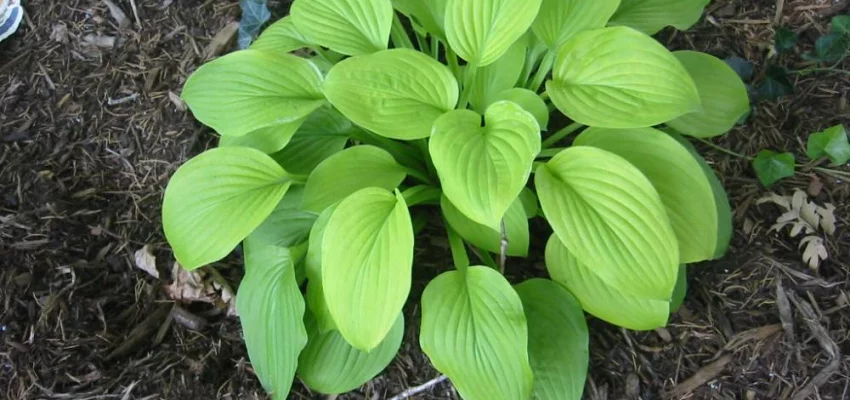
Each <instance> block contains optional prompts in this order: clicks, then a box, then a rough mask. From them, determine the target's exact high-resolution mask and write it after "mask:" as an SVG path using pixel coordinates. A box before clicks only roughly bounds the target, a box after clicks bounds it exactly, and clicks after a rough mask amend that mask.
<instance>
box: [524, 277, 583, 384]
mask: <svg viewBox="0 0 850 400" xmlns="http://www.w3.org/2000/svg"><path fill="white" fill-rule="evenodd" d="M515 289H516V292H517V294H519V298H520V299H521V300H522V308H523V310H524V311H525V319H526V321H527V322H528V356H529V358H530V360H531V370H532V371H533V372H534V394H533V398H534V399H539V400H561V399H563V400H575V399H581V395H582V393H583V392H584V382H585V379H586V378H587V366H588V361H589V356H590V355H589V350H588V337H587V322H585V320H584V313H583V312H582V309H581V304H579V302H578V301H577V300H576V298H575V297H573V295H571V294H570V292H568V291H567V290H566V289H564V287H563V286H561V285H558V284H557V283H555V282H552V281H550V280H547V279H531V280H528V281H525V282H523V283H521V284H519V285H517V286H516V287H515Z"/></svg>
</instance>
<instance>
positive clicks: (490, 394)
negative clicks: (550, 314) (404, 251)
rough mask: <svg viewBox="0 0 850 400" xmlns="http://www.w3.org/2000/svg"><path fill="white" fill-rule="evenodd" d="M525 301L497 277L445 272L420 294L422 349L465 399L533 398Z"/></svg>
mask: <svg viewBox="0 0 850 400" xmlns="http://www.w3.org/2000/svg"><path fill="white" fill-rule="evenodd" d="M527 343H528V328H527V326H526V322H525V315H523V308H522V302H521V301H520V298H519V296H518V295H517V294H516V292H515V291H514V289H513V288H512V287H511V285H510V283H508V281H507V280H506V279H505V277H503V276H502V275H501V274H499V272H497V271H495V270H493V269H491V268H487V267H481V266H475V267H469V268H468V269H466V270H463V271H460V270H458V271H451V272H445V273H443V274H442V275H440V276H438V277H437V278H435V279H434V280H432V281H431V282H430V283H429V284H428V286H427V287H426V288H425V291H424V292H423V293H422V328H421V331H420V335H419V344H420V346H421V347H422V351H424V352H425V354H427V355H428V357H429V358H430V359H431V363H433V364H434V367H435V368H437V370H439V371H440V372H442V373H444V374H446V376H448V377H449V379H451V381H452V383H453V384H454V386H455V388H456V389H457V391H458V393H460V395H461V397H463V398H464V399H467V400H478V399H483V400H499V399H504V400H517V399H529V398H530V397H531V387H532V378H533V377H532V372H531V366H530V364H529V360H528V346H527Z"/></svg>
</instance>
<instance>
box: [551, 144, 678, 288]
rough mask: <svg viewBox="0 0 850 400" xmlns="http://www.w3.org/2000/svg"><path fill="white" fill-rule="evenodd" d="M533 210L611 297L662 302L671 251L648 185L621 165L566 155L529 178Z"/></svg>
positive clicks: (596, 153)
mask: <svg viewBox="0 0 850 400" xmlns="http://www.w3.org/2000/svg"><path fill="white" fill-rule="evenodd" d="M535 184H536V188H537V194H538V196H539V197H540V204H541V206H542V207H543V211H544V212H545V213H546V217H547V219H548V221H549V223H550V225H552V228H553V229H554V231H555V233H556V234H557V235H558V237H559V238H560V239H561V240H562V241H563V242H564V244H566V245H567V246H568V247H569V248H570V251H571V252H572V253H573V254H574V255H575V256H576V258H577V259H578V260H579V262H581V263H582V264H585V265H590V266H592V267H593V268H594V272H595V273H596V274H597V275H599V277H600V278H601V279H602V280H603V281H605V282H606V283H608V284H610V285H611V286H612V287H614V288H616V289H617V290H619V291H621V292H623V293H628V294H631V295H634V296H640V297H643V298H647V299H655V300H664V301H667V300H669V299H670V294H671V293H672V291H673V286H674V284H675V283H676V275H677V274H678V270H679V247H678V243H677V242H676V235H675V234H674V232H673V228H672V227H671V225H670V220H669V218H668V217H667V211H666V209H665V208H664V203H662V201H661V197H660V196H659V195H658V192H657V191H656V190H655V188H654V187H653V186H652V183H650V181H649V180H648V179H647V178H646V176H644V175H643V173H642V172H641V171H640V170H639V169H637V167H635V166H634V165H632V164H630V163H629V162H628V161H626V160H625V159H624V158H622V157H620V156H618V155H616V154H614V153H611V152H608V151H605V150H602V149H598V148H595V147H588V146H576V147H570V148H568V149H566V150H564V151H562V152H560V153H558V155H556V156H555V157H553V158H552V159H551V160H550V161H549V162H547V163H546V164H543V165H542V166H540V167H539V168H538V169H537V171H536V173H535Z"/></svg>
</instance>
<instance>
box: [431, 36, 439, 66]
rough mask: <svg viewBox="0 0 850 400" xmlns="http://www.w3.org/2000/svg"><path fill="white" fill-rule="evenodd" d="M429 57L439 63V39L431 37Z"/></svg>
mask: <svg viewBox="0 0 850 400" xmlns="http://www.w3.org/2000/svg"><path fill="white" fill-rule="evenodd" d="M431 57H433V58H434V59H435V60H437V61H440V39H437V38H436V37H434V36H431Z"/></svg>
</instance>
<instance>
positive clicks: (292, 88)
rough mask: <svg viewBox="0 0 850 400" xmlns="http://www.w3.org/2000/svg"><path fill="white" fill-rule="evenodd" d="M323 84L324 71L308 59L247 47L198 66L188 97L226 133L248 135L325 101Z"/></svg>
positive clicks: (200, 114) (285, 121) (193, 106)
mask: <svg viewBox="0 0 850 400" xmlns="http://www.w3.org/2000/svg"><path fill="white" fill-rule="evenodd" d="M321 86H322V74H321V72H319V69H318V68H316V66H315V65H313V63H311V62H310V61H308V60H305V59H303V58H300V57H296V56H293V55H290V54H273V53H269V52H265V51H258V50H242V51H237V52H234V53H230V54H228V55H225V56H223V57H221V58H218V59H216V60H214V61H211V62H208V63H206V64H204V65H203V66H201V67H200V68H198V70H197V71H195V73H193V74H192V75H191V76H190V77H189V79H188V80H187V81H186V85H185V86H184V87H183V99H185V100H186V104H188V105H189V108H190V109H191V110H192V113H193V114H194V115H195V118H197V119H198V120H199V121H201V122H203V123H204V124H205V125H207V126H209V127H211V128H213V129H215V130H216V132H218V133H219V134H220V135H223V136H242V135H245V134H247V133H249V132H254V131H256V130H258V129H262V128H268V127H272V126H277V125H283V124H288V123H291V122H294V121H297V120H300V119H302V118H304V117H306V116H307V115H308V114H310V113H311V112H312V111H313V110H315V109H317V108H319V107H320V106H321V105H322V104H323V103H324V102H325V98H324V95H323V94H322V91H321Z"/></svg>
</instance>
